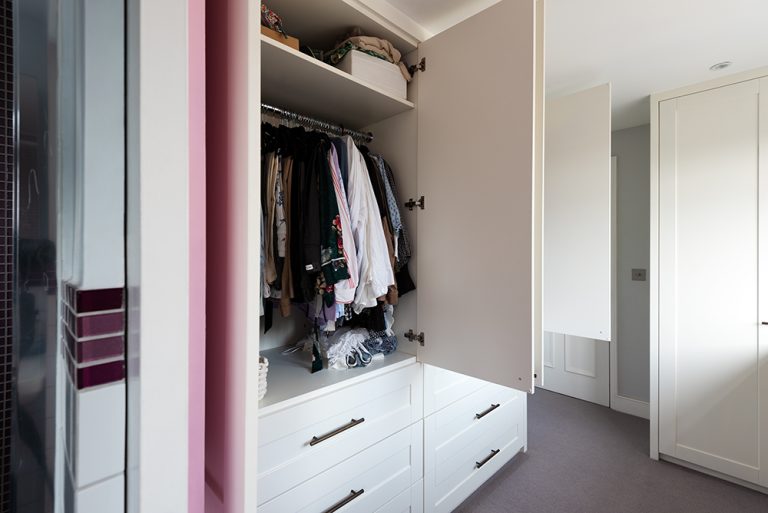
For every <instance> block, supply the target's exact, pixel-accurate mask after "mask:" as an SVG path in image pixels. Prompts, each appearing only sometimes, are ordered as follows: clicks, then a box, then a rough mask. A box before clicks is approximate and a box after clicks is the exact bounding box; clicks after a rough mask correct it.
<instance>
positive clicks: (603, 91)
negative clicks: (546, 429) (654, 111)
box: [542, 84, 611, 386]
mask: <svg viewBox="0 0 768 513" xmlns="http://www.w3.org/2000/svg"><path fill="white" fill-rule="evenodd" d="M543 256H544V267H543V271H542V273H543V281H544V308H543V316H544V331H545V332H547V331H549V332H553V333H564V334H566V335H572V336H578V337H584V338H590V339H596V340H611V85H610V84H603V85H600V86H597V87H593V88H591V89H587V90H585V91H580V92H578V93H575V94H570V95H567V96H561V97H559V98H553V99H551V100H548V101H547V114H546V136H545V156H544V250H543ZM544 385H545V386H546V383H544Z"/></svg>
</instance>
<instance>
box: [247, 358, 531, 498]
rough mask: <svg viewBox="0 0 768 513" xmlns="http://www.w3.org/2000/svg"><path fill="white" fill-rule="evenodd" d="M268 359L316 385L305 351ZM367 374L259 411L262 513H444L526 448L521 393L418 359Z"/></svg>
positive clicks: (281, 370)
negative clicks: (427, 406)
mask: <svg viewBox="0 0 768 513" xmlns="http://www.w3.org/2000/svg"><path fill="white" fill-rule="evenodd" d="M272 361H273V362H274V364H272V365H274V366H275V371H276V372H277V373H279V374H281V375H283V376H290V375H291V374H293V378H294V379H295V380H296V381H297V383H294V385H296V386H297V387H299V388H300V387H301V386H302V383H301V382H302V381H303V382H305V383H307V382H310V381H311V378H312V375H310V374H308V373H306V372H305V373H304V374H303V379H302V378H301V377H298V378H297V376H300V374H298V371H300V370H304V369H305V363H306V362H305V361H304V359H303V358H302V357H301V355H280V356H279V357H278V356H277V353H274V357H273V360H272ZM361 370H362V371H364V372H360V373H358V375H357V376H353V377H350V378H349V379H342V380H340V381H339V382H337V383H334V384H329V385H327V386H326V387H324V388H321V389H313V390H310V389H307V390H306V391H305V392H304V393H303V394H301V395H299V396H296V397H295V398H294V399H293V400H291V401H281V402H277V403H273V404H267V405H266V406H265V407H264V408H262V410H261V413H260V417H259V435H260V438H259V444H260V445H259V452H258V454H259V459H258V468H259V474H258V483H257V487H258V500H259V511H260V512H267V513H269V512H275V513H286V512H302V513H309V512H313V513H314V512H317V513H324V512H327V511H335V510H334V509H333V508H334V507H339V509H341V507H342V505H343V508H344V509H343V511H359V512H361V513H362V512H371V511H382V512H384V511H396V512H398V513H402V512H407V511H411V512H422V511H426V512H448V511H451V510H453V508H455V507H456V506H458V505H459V504H460V503H461V502H462V501H463V500H464V499H466V498H467V497H468V496H469V495H470V494H471V493H472V492H473V491H475V490H476V489H477V488H478V487H479V486H480V485H481V484H482V483H484V482H485V481H486V480H487V479H488V478H489V477H491V476H492V475H493V474H494V473H495V472H496V471H497V470H499V468H501V467H502V466H503V465H504V463H506V462H508V461H509V460H510V459H512V458H513V457H514V456H515V454H517V453H518V452H520V451H521V450H522V449H523V448H524V447H525V446H526V444H527V430H526V422H525V419H526V413H525V406H526V394H525V393H524V392H520V391H518V390H514V389H511V388H507V387H503V386H500V385H496V384H493V383H489V382H487V381H481V380H478V379H476V378H470V377H468V376H462V375H458V374H456V373H453V372H450V371H445V370H443V369H439V368H435V367H431V366H429V365H421V364H419V363H417V362H416V361H415V359H414V358H413V357H411V358H409V359H404V360H402V361H397V362H394V363H393V362H391V361H390V362H386V361H384V362H377V363H375V364H373V365H371V366H370V367H368V368H365V369H361ZM294 372H295V373H294ZM328 372H331V373H334V374H336V375H339V377H341V378H343V377H345V376H344V374H345V372H344V371H328ZM346 377H349V376H346ZM450 384H453V385H450ZM441 385H448V386H441ZM447 390H452V391H454V392H457V393H456V394H451V397H452V398H453V399H452V400H445V401H434V400H433V399H430V400H427V401H426V402H429V403H430V404H432V405H436V404H437V405H438V406H436V407H434V406H433V407H432V408H431V409H430V410H429V412H427V411H425V410H424V407H423V405H424V403H425V398H429V397H431V398H434V397H442V398H445V397H447V396H445V395H444V394H445V393H446V391H447Z"/></svg>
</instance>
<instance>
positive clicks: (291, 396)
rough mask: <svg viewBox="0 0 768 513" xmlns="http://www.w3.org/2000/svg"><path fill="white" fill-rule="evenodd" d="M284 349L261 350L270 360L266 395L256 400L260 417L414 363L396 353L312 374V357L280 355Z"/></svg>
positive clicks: (308, 354) (300, 353) (298, 352)
mask: <svg viewBox="0 0 768 513" xmlns="http://www.w3.org/2000/svg"><path fill="white" fill-rule="evenodd" d="M285 349H286V348H285V347H278V348H276V349H269V350H267V351H262V352H261V355H262V356H263V357H265V358H267V360H269V370H268V371H267V395H265V396H264V399H262V400H261V401H259V415H269V414H270V413H273V412H275V411H277V410H281V409H283V408H287V407H289V406H293V405H295V404H298V403H302V402H304V401H308V400H310V399H313V398H315V397H318V396H320V395H323V394H327V393H328V392H332V391H333V390H336V389H338V388H341V387H344V386H350V385H354V384H357V383H360V382H362V381H365V380H368V379H371V378H373V377H375V376H378V375H380V374H384V373H386V372H391V371H393V370H397V369H399V368H401V367H406V366H408V365H411V364H412V363H416V357H415V356H412V355H409V354H406V353H401V352H399V351H395V352H394V353H392V354H390V355H387V356H385V357H383V358H381V359H375V360H374V361H373V362H372V363H371V364H370V365H368V366H367V367H357V368H354V369H346V370H335V369H323V370H321V371H319V372H316V373H314V374H313V373H312V372H311V370H310V369H311V366H312V355H311V354H310V353H305V352H303V351H297V352H295V353H291V354H283V350H285Z"/></svg>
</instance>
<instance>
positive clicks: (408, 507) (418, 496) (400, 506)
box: [376, 480, 424, 513]
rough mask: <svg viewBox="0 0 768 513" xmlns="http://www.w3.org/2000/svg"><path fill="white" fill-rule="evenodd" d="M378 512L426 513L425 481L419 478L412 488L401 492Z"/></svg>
mask: <svg viewBox="0 0 768 513" xmlns="http://www.w3.org/2000/svg"><path fill="white" fill-rule="evenodd" d="M376 513H424V481H423V480H419V481H418V482H417V483H416V484H414V485H412V486H411V489H410V490H405V491H403V492H400V495H398V496H397V497H395V498H394V499H392V500H391V501H389V502H388V503H386V504H385V505H383V506H382V507H381V508H379V509H377V510H376Z"/></svg>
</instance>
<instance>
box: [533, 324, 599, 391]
mask: <svg viewBox="0 0 768 513" xmlns="http://www.w3.org/2000/svg"><path fill="white" fill-rule="evenodd" d="M543 345H544V351H543V353H544V361H543V363H544V386H543V387H542V388H545V389H547V390H551V391H553V392H557V393H559V394H563V395H568V396H571V397H575V398H577V399H583V400H584V401H590V402H593V403H597V404H601V405H603V406H610V400H611V389H610V378H611V375H610V357H611V353H610V342H607V341H605V340H595V339H593V338H583V337H574V336H572V335H563V334H562V333H551V332H548V331H545V332H544V344H543Z"/></svg>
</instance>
